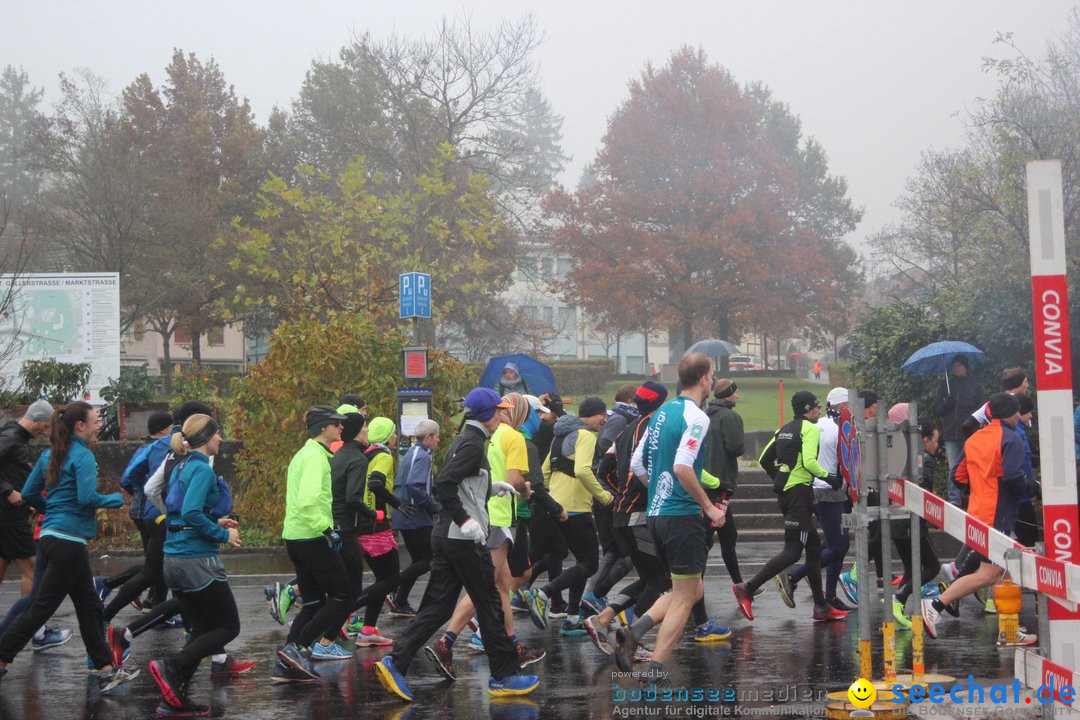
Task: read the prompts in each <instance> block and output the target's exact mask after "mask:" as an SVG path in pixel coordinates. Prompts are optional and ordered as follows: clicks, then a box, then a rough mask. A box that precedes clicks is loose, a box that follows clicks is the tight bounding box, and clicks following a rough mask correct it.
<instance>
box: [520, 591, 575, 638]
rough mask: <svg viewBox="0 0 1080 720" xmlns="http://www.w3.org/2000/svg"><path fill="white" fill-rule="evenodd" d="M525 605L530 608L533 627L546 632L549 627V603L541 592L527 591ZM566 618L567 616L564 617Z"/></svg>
mask: <svg viewBox="0 0 1080 720" xmlns="http://www.w3.org/2000/svg"><path fill="white" fill-rule="evenodd" d="M523 599H524V600H525V605H526V606H528V608H529V619H530V620H532V622H533V625H535V626H536V627H538V628H540V629H541V630H546V629H547V626H548V601H547V599H546V598H544V597H543V596H542V595H541V594H540V591H539V590H527V591H525V593H524V598H523ZM564 617H565V616H564Z"/></svg>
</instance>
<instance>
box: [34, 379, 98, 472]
mask: <svg viewBox="0 0 1080 720" xmlns="http://www.w3.org/2000/svg"><path fill="white" fill-rule="evenodd" d="M93 409H94V406H93V405H91V404H90V403H87V402H83V401H82V400H76V401H75V402H72V403H69V404H68V406H67V407H65V408H64V409H63V410H57V411H56V412H55V413H53V419H52V427H51V428H50V430H49V450H50V451H51V454H50V456H49V466H48V468H46V470H45V486H46V487H56V484H57V483H58V482H60V474H61V473H62V472H63V469H64V462H65V461H66V460H67V456H68V451H69V450H70V449H71V437H72V435H74V434H75V425H76V423H80V422H86V416H87V413H89V412H90V411H91V410H93Z"/></svg>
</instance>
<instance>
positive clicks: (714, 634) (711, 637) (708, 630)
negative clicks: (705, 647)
mask: <svg viewBox="0 0 1080 720" xmlns="http://www.w3.org/2000/svg"><path fill="white" fill-rule="evenodd" d="M730 637H731V628H729V627H723V626H722V625H717V624H716V623H715V622H714V621H712V620H710V621H709V622H707V623H703V624H701V625H698V626H697V628H696V629H695V630H694V642H700V643H707V642H720V641H721V640H727V639H728V638H730Z"/></svg>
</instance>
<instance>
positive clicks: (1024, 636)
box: [998, 627, 1039, 646]
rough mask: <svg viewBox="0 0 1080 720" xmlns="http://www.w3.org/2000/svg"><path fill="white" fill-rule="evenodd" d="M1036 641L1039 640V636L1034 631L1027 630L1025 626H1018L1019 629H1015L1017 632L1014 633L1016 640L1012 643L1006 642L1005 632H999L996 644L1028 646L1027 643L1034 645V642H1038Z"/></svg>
mask: <svg viewBox="0 0 1080 720" xmlns="http://www.w3.org/2000/svg"><path fill="white" fill-rule="evenodd" d="M1038 642H1039V636H1038V635H1036V634H1035V633H1029V632H1028V631H1027V628H1025V627H1020V628H1019V629H1018V630H1017V633H1016V642H1014V643H1007V642H1005V633H1000V634H999V635H998V645H1009V646H1016V645H1021V646H1029V645H1035V644H1036V643H1038Z"/></svg>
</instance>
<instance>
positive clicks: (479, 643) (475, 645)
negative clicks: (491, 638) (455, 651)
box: [465, 633, 484, 653]
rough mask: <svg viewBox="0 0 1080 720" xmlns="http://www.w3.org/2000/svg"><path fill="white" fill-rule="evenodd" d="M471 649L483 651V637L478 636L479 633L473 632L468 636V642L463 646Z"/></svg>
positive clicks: (475, 651)
mask: <svg viewBox="0 0 1080 720" xmlns="http://www.w3.org/2000/svg"><path fill="white" fill-rule="evenodd" d="M465 647H467V648H469V649H470V650H472V651H473V652H474V653H482V652H484V639H483V638H482V637H480V633H473V634H472V635H471V636H470V637H469V643H468V644H467V645H466V646H465Z"/></svg>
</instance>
